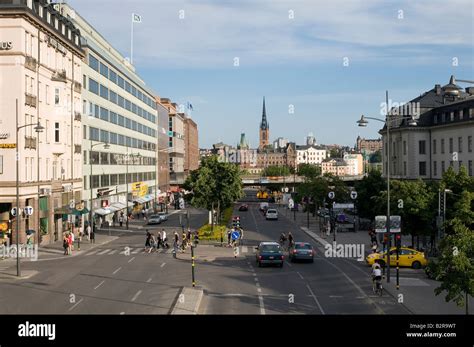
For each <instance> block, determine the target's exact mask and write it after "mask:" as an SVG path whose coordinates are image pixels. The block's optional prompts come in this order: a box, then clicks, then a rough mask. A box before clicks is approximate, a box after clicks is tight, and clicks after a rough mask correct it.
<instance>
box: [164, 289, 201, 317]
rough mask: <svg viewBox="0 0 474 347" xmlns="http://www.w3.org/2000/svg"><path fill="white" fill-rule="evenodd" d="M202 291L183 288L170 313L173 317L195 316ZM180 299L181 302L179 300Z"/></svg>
mask: <svg viewBox="0 0 474 347" xmlns="http://www.w3.org/2000/svg"><path fill="white" fill-rule="evenodd" d="M203 295H204V291H203V290H202V289H196V288H189V287H186V288H183V289H182V290H181V292H180V293H179V294H178V300H176V303H175V305H174V307H173V310H172V311H171V314H173V315H183V314H188V315H195V314H197V313H198V311H199V306H200V305H201V301H202V297H203ZM181 298H182V299H183V300H181Z"/></svg>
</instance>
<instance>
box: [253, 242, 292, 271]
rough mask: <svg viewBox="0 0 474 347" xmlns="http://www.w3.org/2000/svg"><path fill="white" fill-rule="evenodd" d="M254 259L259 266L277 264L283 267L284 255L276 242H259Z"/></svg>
mask: <svg viewBox="0 0 474 347" xmlns="http://www.w3.org/2000/svg"><path fill="white" fill-rule="evenodd" d="M256 260H257V264H258V266H259V267H261V266H263V265H279V266H280V267H283V262H284V260H285V256H284V255H283V249H282V248H281V246H280V244H279V243H277V242H273V241H272V242H260V244H259V245H258V247H257V254H256Z"/></svg>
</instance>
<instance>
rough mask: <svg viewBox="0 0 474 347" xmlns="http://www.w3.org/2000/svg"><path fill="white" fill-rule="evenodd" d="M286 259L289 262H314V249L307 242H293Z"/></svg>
mask: <svg viewBox="0 0 474 347" xmlns="http://www.w3.org/2000/svg"><path fill="white" fill-rule="evenodd" d="M288 258H289V259H290V261H291V262H294V261H295V260H309V261H310V262H311V263H312V262H314V249H313V246H312V245H311V244H310V243H308V242H295V243H293V245H292V246H291V247H290V249H289V251H288Z"/></svg>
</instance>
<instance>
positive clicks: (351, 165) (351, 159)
mask: <svg viewBox="0 0 474 347" xmlns="http://www.w3.org/2000/svg"><path fill="white" fill-rule="evenodd" d="M343 159H344V161H345V162H346V164H347V170H346V175H347V176H357V175H362V174H363V173H364V158H363V156H362V154H360V153H345V154H344V157H343Z"/></svg>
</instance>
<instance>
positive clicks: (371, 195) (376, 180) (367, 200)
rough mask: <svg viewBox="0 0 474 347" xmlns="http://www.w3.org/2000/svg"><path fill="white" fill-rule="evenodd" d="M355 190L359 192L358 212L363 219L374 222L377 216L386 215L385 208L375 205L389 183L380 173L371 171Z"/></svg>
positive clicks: (356, 185)
mask: <svg viewBox="0 0 474 347" xmlns="http://www.w3.org/2000/svg"><path fill="white" fill-rule="evenodd" d="M354 188H355V190H356V191H357V201H356V204H357V211H358V212H359V215H360V216H361V217H363V218H369V219H371V220H374V218H375V216H377V215H379V214H384V212H382V210H383V206H382V205H381V204H376V203H375V199H376V198H377V196H379V195H380V192H382V191H384V190H386V189H387V182H386V180H385V179H384V178H383V177H382V173H381V172H380V171H370V172H369V174H368V175H367V176H365V177H364V178H363V179H362V181H359V182H357V183H356V184H355V187H354Z"/></svg>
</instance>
